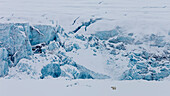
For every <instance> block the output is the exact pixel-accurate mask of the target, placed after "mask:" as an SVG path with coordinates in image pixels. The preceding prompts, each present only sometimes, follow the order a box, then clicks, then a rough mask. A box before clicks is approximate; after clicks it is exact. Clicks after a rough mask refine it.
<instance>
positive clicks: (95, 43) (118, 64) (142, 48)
mask: <svg viewBox="0 0 170 96" xmlns="http://www.w3.org/2000/svg"><path fill="white" fill-rule="evenodd" d="M92 22H94V21H91V23H90V22H86V24H85V25H82V26H86V27H88V26H89V25H90V24H92ZM167 36H169V35H167ZM139 37H140V38H138V35H137V34H135V33H125V32H124V31H123V28H122V27H120V26H117V27H115V28H113V29H112V30H104V31H97V32H95V33H94V34H81V33H78V29H77V31H76V32H74V33H68V34H67V33H66V32H65V31H64V29H63V28H62V27H61V26H59V25H55V26H54V25H53V26H52V25H30V24H29V23H9V24H0V61H1V62H0V77H3V78H7V79H10V78H18V79H25V78H31V79H48V78H58V77H66V78H71V79H108V78H115V77H116V79H117V80H140V79H143V80H149V81H150V80H162V79H164V78H166V77H168V76H169V74H170V43H169V40H168V39H166V36H163V35H156V34H150V35H148V34H147V35H144V36H139ZM84 52H87V53H86V54H85V55H87V56H86V57H88V56H89V57H91V58H98V57H100V56H102V58H103V61H104V62H103V63H104V64H103V65H104V66H103V69H104V70H105V71H106V73H107V74H106V73H104V72H103V71H102V72H101V73H100V71H98V72H96V70H93V68H91V67H89V66H87V65H88V64H87V65H86V64H85V65H83V64H81V63H78V61H79V60H78V59H76V58H77V57H78V58H79V59H83V58H84V56H82V55H81V54H84ZM76 56H77V57H76ZM80 56H82V57H80ZM98 60H99V59H96V62H97V61H98ZM89 61H90V60H89ZM99 61H100V60H99ZM83 62H86V63H90V64H91V65H92V66H93V64H94V67H96V69H98V68H99V67H100V66H101V65H97V64H96V62H88V59H86V61H83ZM90 64H89V65H90ZM91 65H90V66H91Z"/></svg>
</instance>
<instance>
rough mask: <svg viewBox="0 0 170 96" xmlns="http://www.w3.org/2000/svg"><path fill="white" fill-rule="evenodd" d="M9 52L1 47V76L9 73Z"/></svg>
mask: <svg viewBox="0 0 170 96" xmlns="http://www.w3.org/2000/svg"><path fill="white" fill-rule="evenodd" d="M8 71H9V69H8V52H7V50H6V49H5V48H0V77H4V76H6V75H8Z"/></svg>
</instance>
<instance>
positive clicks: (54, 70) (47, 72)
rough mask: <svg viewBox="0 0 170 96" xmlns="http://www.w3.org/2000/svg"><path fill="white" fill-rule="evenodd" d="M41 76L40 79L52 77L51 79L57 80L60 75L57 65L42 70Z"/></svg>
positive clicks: (50, 65)
mask: <svg viewBox="0 0 170 96" xmlns="http://www.w3.org/2000/svg"><path fill="white" fill-rule="evenodd" d="M41 74H42V76H41V77H40V78H41V79H43V78H44V77H45V76H52V77H53V78H57V77H59V76H60V75H61V69H60V66H59V65H58V64H48V65H46V66H44V67H43V68H42V70H41Z"/></svg>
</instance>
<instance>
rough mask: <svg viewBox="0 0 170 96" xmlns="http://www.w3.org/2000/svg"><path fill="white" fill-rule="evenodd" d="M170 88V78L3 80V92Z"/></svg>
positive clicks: (165, 94) (137, 94)
mask: <svg viewBox="0 0 170 96" xmlns="http://www.w3.org/2000/svg"><path fill="white" fill-rule="evenodd" d="M111 87H116V90H113V89H112V88H111ZM169 88H170V83H169V81H164V82H156V81H152V82H148V81H112V80H71V81H70V80H62V79H59V80H55V79H53V80H19V81H18V80H0V94H1V96H169V94H170V91H169Z"/></svg>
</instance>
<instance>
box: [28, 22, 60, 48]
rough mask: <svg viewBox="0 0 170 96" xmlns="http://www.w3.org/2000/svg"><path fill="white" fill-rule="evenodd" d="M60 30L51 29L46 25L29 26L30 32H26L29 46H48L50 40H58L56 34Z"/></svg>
mask: <svg viewBox="0 0 170 96" xmlns="http://www.w3.org/2000/svg"><path fill="white" fill-rule="evenodd" d="M60 30H62V28H60V26H59V27H58V28H57V27H52V26H50V25H49V26H48V25H35V26H30V31H29V32H28V36H29V40H30V43H31V45H36V44H40V43H45V44H49V43H50V41H52V40H56V41H57V40H59V38H58V35H57V33H58V32H60Z"/></svg>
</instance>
